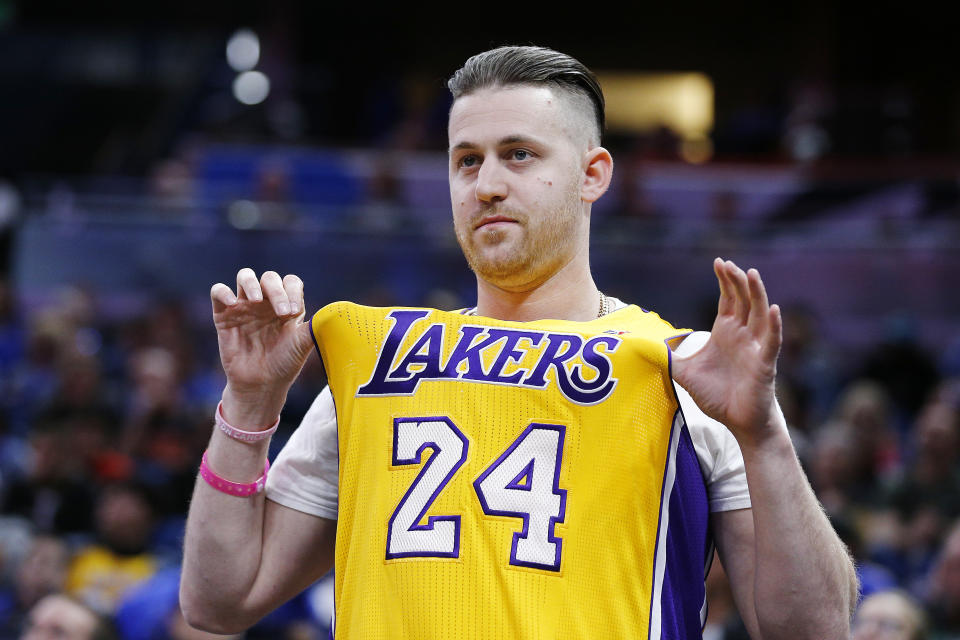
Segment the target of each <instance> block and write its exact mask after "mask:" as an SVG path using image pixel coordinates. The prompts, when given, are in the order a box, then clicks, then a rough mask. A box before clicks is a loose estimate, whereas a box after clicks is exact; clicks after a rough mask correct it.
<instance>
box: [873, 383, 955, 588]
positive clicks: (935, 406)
mask: <svg viewBox="0 0 960 640" xmlns="http://www.w3.org/2000/svg"><path fill="white" fill-rule="evenodd" d="M910 437H911V439H910V449H911V450H912V457H911V459H910V462H909V464H908V466H907V467H906V468H905V470H904V472H903V473H902V474H900V475H898V476H896V477H895V478H893V479H892V480H891V481H890V482H889V484H888V486H887V488H886V492H885V493H886V495H885V500H884V504H885V509H886V510H887V511H889V512H890V513H891V514H892V515H893V517H894V518H895V521H896V523H897V526H898V529H899V535H898V537H899V541H898V544H897V549H895V550H893V551H894V562H896V565H894V567H895V570H896V571H897V572H898V574H899V576H900V580H901V584H903V585H904V586H905V587H907V588H913V587H914V586H915V584H914V583H915V582H916V581H918V580H922V579H923V577H924V576H925V575H926V573H927V572H928V571H929V570H930V567H931V565H932V563H933V561H934V557H935V555H936V553H937V550H938V549H939V547H940V545H941V542H942V540H943V539H944V538H945V536H946V533H947V529H948V527H949V524H950V523H951V522H952V521H954V520H955V519H956V518H960V415H958V412H957V409H956V408H955V407H954V406H952V405H950V404H948V403H946V402H944V401H942V400H940V399H938V398H936V397H935V396H934V397H933V399H931V400H930V401H929V402H928V403H927V404H926V405H925V406H924V407H923V410H922V411H921V413H920V415H919V417H918V418H917V420H916V422H915V424H914V427H913V429H912V431H911V433H910Z"/></svg>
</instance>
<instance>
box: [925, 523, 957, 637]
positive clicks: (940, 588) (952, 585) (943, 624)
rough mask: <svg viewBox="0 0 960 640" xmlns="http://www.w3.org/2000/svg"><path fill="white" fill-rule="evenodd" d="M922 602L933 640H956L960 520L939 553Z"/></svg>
mask: <svg viewBox="0 0 960 640" xmlns="http://www.w3.org/2000/svg"><path fill="white" fill-rule="evenodd" d="M925 599H926V604H927V611H928V612H929V613H930V618H931V626H932V628H933V631H934V637H935V638H940V637H941V635H943V637H945V638H960V520H957V521H955V522H954V523H953V527H952V528H951V529H950V532H949V534H948V535H947V538H946V540H945V542H944V543H943V547H942V548H941V549H940V554H939V556H938V558H937V561H936V563H935V564H934V567H933V571H932V572H931V574H930V581H929V585H928V590H927V593H926V598H925Z"/></svg>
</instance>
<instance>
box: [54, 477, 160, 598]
mask: <svg viewBox="0 0 960 640" xmlns="http://www.w3.org/2000/svg"><path fill="white" fill-rule="evenodd" d="M95 517H96V535H97V539H96V541H95V542H94V543H93V544H90V545H89V546H87V547H86V548H84V549H82V550H80V551H79V552H78V553H77V554H76V556H75V557H74V559H73V562H71V564H70V569H69V572H68V574H67V592H68V593H70V594H71V595H73V596H76V597H77V598H79V599H81V600H82V601H83V602H85V603H86V604H88V605H89V606H91V607H93V608H94V609H96V610H97V611H101V612H104V613H113V611H114V609H115V608H116V606H117V604H118V602H119V601H120V598H121V597H122V596H123V594H124V593H125V592H126V591H127V590H128V589H129V588H131V587H133V586H134V585H137V584H139V583H140V582H142V581H143V580H146V579H147V578H149V577H150V576H152V575H153V574H154V573H155V572H156V570H157V568H158V565H159V564H160V560H159V558H157V557H156V555H155V554H154V553H152V552H151V550H150V548H149V544H150V538H151V534H152V533H153V526H154V510H153V505H152V503H151V498H150V496H149V494H148V493H147V491H146V489H145V488H144V487H142V486H140V485H137V484H134V483H125V484H116V485H111V486H108V487H106V488H105V489H104V490H103V491H102V492H101V494H100V496H99V499H98V501H97V506H96V512H95Z"/></svg>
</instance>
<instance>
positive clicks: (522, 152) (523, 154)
mask: <svg viewBox="0 0 960 640" xmlns="http://www.w3.org/2000/svg"><path fill="white" fill-rule="evenodd" d="M512 155H513V159H514V160H520V161H523V160H526V159H527V158H529V157H530V152H529V151H527V150H526V149H514V150H513V153H512Z"/></svg>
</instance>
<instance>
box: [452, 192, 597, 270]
mask: <svg viewBox="0 0 960 640" xmlns="http://www.w3.org/2000/svg"><path fill="white" fill-rule="evenodd" d="M580 204H581V202H580V197H579V193H577V192H575V191H574V190H573V189H571V190H570V193H568V194H567V196H566V197H564V198H563V200H562V202H560V203H559V204H558V207H557V208H556V209H554V210H553V211H551V212H549V213H548V214H546V215H544V216H543V217H541V218H539V219H534V220H532V219H531V218H532V216H530V215H527V214H524V213H522V212H519V211H512V210H511V209H510V208H509V207H505V206H496V205H495V206H493V207H491V208H489V209H487V210H485V211H484V212H483V215H484V216H489V215H503V216H506V217H509V218H512V219H514V220H516V221H517V224H519V226H520V227H521V228H520V229H519V230H507V229H498V228H493V229H484V230H482V231H481V234H480V236H481V237H480V238H479V241H476V240H475V238H477V235H475V231H474V229H473V225H472V224H471V225H470V226H468V227H467V228H466V229H465V230H464V229H460V228H458V229H457V230H456V235H457V242H459V243H460V249H461V250H462V251H463V255H464V257H465V258H466V259H467V264H468V265H469V266H470V269H471V270H473V272H474V273H475V274H476V275H477V277H479V278H481V279H482V280H484V281H486V282H489V283H491V284H494V285H496V286H501V287H516V286H523V285H529V284H540V283H541V282H543V281H545V280H546V279H547V278H549V277H550V276H551V275H553V273H555V272H556V271H557V270H559V269H560V267H562V266H563V265H564V264H566V263H567V262H568V261H569V260H570V258H571V257H572V253H573V252H574V251H575V250H576V247H575V244H576V243H575V240H574V238H575V235H576V234H577V233H578V230H577V224H578V221H579V219H580V215H581V210H580ZM534 215H536V214H534ZM510 231H514V233H511V232H510ZM515 231H520V233H519V234H517V233H515ZM516 235H519V238H517V239H516V240H514V241H512V242H511V236H516Z"/></svg>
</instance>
